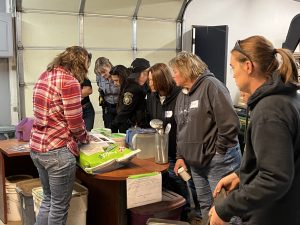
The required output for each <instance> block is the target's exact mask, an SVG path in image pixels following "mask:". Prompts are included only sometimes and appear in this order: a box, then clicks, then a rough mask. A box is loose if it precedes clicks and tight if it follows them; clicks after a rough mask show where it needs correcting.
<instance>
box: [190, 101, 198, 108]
mask: <svg viewBox="0 0 300 225" xmlns="http://www.w3.org/2000/svg"><path fill="white" fill-rule="evenodd" d="M198 105H199V100H195V101H192V102H191V106H190V109H194V108H198Z"/></svg>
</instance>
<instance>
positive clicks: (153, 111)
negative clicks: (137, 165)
mask: <svg viewBox="0 0 300 225" xmlns="http://www.w3.org/2000/svg"><path fill="white" fill-rule="evenodd" d="M180 90H181V88H179V87H177V86H174V87H173V89H172V90H171V93H170V94H169V95H168V96H166V99H165V101H164V102H163V104H161V102H160V99H159V95H158V93H157V92H154V93H151V95H150V96H149V98H148V99H147V112H148V119H149V121H150V120H152V119H160V120H162V121H163V126H164V128H165V127H166V125H167V124H168V123H170V124H171V130H170V133H169V151H168V155H169V157H170V158H171V159H176V128H177V125H176V122H175V117H174V108H175V104H176V99H177V96H178V94H179V92H180Z"/></svg>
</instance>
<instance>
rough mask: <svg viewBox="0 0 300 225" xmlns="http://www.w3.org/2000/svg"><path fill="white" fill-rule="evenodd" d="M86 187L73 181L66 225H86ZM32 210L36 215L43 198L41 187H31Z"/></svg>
mask: <svg viewBox="0 0 300 225" xmlns="http://www.w3.org/2000/svg"><path fill="white" fill-rule="evenodd" d="M87 195H88V189H87V188H86V187H84V186H82V185H80V184H78V183H75V185H74V190H73V193H72V199H71V202H70V208H69V212H68V219H67V224H66V225H86V211H87ZM32 197H33V203H34V212H35V215H36V216H37V215H38V213H39V209H40V206H41V203H42V200H43V189H42V187H38V188H33V189H32Z"/></svg>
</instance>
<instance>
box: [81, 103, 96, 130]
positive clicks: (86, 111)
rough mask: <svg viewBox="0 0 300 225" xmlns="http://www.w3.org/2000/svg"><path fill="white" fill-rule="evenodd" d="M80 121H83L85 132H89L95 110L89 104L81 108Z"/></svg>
mask: <svg viewBox="0 0 300 225" xmlns="http://www.w3.org/2000/svg"><path fill="white" fill-rule="evenodd" d="M82 119H83V120H84V123H85V128H86V130H87V131H91V130H92V129H93V127H94V120H95V110H94V107H93V105H92V103H91V102H88V103H85V104H84V105H83V106H82Z"/></svg>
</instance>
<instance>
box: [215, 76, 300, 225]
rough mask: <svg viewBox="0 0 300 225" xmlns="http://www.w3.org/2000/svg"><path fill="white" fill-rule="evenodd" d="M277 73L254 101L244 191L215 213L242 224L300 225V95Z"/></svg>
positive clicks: (242, 173) (242, 183) (242, 174)
mask: <svg viewBox="0 0 300 225" xmlns="http://www.w3.org/2000/svg"><path fill="white" fill-rule="evenodd" d="M297 90H298V87H297V86H296V85H294V84H291V83H288V84H285V83H284V82H283V81H282V78H281V76H279V75H278V74H276V73H274V74H273V75H272V76H271V78H270V79H269V80H268V81H267V82H266V83H265V84H263V85H262V86H261V87H259V88H258V89H257V90H256V91H255V92H254V93H253V94H252V96H251V97H250V98H249V100H248V107H249V109H250V113H251V121H250V123H249V126H248V130H247V139H246V148H245V152H244V155H243V159H242V164H241V168H240V174H239V177H240V187H239V189H238V190H234V191H233V192H231V193H230V194H229V195H228V197H227V198H226V199H225V200H224V201H223V202H221V203H219V204H216V212H217V214H218V215H219V216H220V218H222V219H223V220H224V221H229V219H230V218H231V217H232V216H240V217H241V218H242V219H243V222H244V223H243V224H253V225H254V224H255V225H299V224H300V133H299V131H300V94H299V93H298V91H297Z"/></svg>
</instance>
